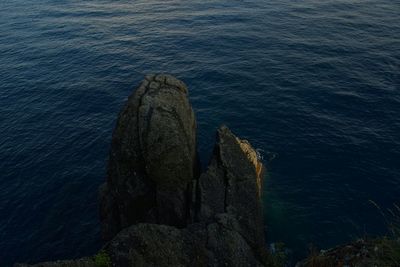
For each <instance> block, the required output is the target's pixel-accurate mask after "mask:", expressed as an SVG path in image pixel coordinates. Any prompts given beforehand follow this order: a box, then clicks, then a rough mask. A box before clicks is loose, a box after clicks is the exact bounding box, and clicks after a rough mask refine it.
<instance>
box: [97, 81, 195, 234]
mask: <svg viewBox="0 0 400 267" xmlns="http://www.w3.org/2000/svg"><path fill="white" fill-rule="evenodd" d="M187 94H188V91H187V88H186V86H185V85H184V84H183V83H182V82H181V81H179V80H177V79H175V78H173V77H172V76H169V75H156V76H155V75H149V76H146V79H145V80H144V81H143V82H142V84H141V85H140V86H139V88H138V89H137V90H136V91H135V93H134V94H133V95H132V96H130V97H129V99H128V102H127V103H126V105H125V107H124V108H123V110H122V111H121V113H120V114H119V117H118V121H117V125H116V127H115V130H114V133H113V138H112V145H111V153H110V160H109V166H108V179H107V183H106V184H105V185H103V186H102V188H101V189H100V207H101V208H100V211H101V212H100V213H101V221H102V229H103V236H104V238H105V239H110V238H112V237H113V236H114V235H115V234H116V233H118V231H120V230H121V229H123V228H125V227H128V226H130V225H132V224H134V223H138V222H151V223H159V224H167V225H175V226H179V227H182V226H185V225H186V224H187V222H188V219H189V211H190V205H191V203H190V199H191V188H192V180H193V179H194V178H195V177H194V176H195V172H196V169H197V168H198V167H197V159H196V121H195V117H194V113H193V110H192V108H191V106H190V104H189V101H188V96H187Z"/></svg>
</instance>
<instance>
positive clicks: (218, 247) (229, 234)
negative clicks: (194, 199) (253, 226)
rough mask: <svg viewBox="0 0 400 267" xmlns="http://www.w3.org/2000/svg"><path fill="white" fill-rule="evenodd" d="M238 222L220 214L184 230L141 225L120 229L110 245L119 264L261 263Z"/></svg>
mask: <svg viewBox="0 0 400 267" xmlns="http://www.w3.org/2000/svg"><path fill="white" fill-rule="evenodd" d="M236 227H237V222H236V221H235V219H234V218H231V217H230V216H229V215H227V214H225V215H220V216H219V217H218V220H217V221H216V222H214V223H211V224H208V225H206V224H202V223H195V224H191V225H189V226H188V227H187V228H184V229H177V228H175V227H171V226H165V225H156V224H138V225H134V226H131V227H129V228H127V229H125V230H123V231H121V232H120V233H119V234H118V235H117V236H116V237H115V238H114V239H113V240H112V241H111V243H110V244H109V245H108V246H107V248H106V249H107V251H108V253H109V255H110V257H111V259H112V262H113V264H114V265H116V266H121V267H131V266H262V264H261V263H260V262H259V261H258V260H257V259H256V256H255V253H254V252H253V250H252V249H251V247H250V246H249V245H248V243H247V242H246V240H245V239H244V238H243V237H242V236H241V235H240V234H239V233H238V232H237V229H235V228H236Z"/></svg>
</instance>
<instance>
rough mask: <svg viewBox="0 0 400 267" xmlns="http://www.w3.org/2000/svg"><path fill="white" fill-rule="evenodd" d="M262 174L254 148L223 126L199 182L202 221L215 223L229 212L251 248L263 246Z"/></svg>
mask: <svg viewBox="0 0 400 267" xmlns="http://www.w3.org/2000/svg"><path fill="white" fill-rule="evenodd" d="M263 173H264V167H263V165H262V163H261V162H260V161H259V160H258V158H257V153H256V152H255V150H254V149H253V148H252V147H251V145H250V144H249V143H248V142H247V141H244V140H240V139H239V138H237V137H236V136H235V135H233V134H232V132H231V131H230V130H229V129H228V128H227V127H225V126H222V127H221V128H220V129H218V132H217V144H216V145H215V148H214V155H213V158H212V160H211V163H210V166H209V168H208V170H207V171H206V172H205V173H203V174H202V175H201V176H200V179H199V189H198V191H199V201H200V212H199V216H198V217H199V219H200V220H203V221H210V220H211V221H212V220H214V216H215V215H216V214H219V213H228V214H230V215H231V216H233V217H234V218H236V219H237V221H238V224H239V232H240V234H241V235H242V236H244V237H245V238H246V239H247V241H248V242H249V244H250V245H251V246H252V247H254V248H256V247H260V246H264V224H263V216H262V207H261V189H262V179H263Z"/></svg>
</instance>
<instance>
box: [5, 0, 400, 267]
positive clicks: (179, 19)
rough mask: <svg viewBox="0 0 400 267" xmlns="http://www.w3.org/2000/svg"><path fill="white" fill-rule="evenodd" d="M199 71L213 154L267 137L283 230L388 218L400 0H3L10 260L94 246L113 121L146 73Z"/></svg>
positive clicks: (277, 218)
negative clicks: (222, 145)
mask: <svg viewBox="0 0 400 267" xmlns="http://www.w3.org/2000/svg"><path fill="white" fill-rule="evenodd" d="M150 72H168V73H172V74H174V75H176V76H178V77H179V78H181V79H183V80H184V81H185V82H186V83H187V84H188V85H189V88H190V99H191V102H192V104H193V107H194V109H195V111H196V114H197V119H198V129H199V133H198V135H199V137H198V139H199V143H200V146H199V147H200V153H201V156H202V159H203V161H204V162H206V161H207V158H208V154H209V152H210V150H211V148H212V145H213V142H214V132H215V129H216V128H217V126H218V125H219V124H221V123H225V124H227V125H228V126H229V127H230V128H231V129H232V130H233V131H234V132H235V133H236V134H238V135H239V136H241V137H243V138H246V139H248V140H249V141H250V142H251V143H252V144H253V145H254V146H255V147H257V148H258V149H259V151H261V153H262V154H263V156H264V160H265V162H266V163H267V167H268V170H269V175H268V177H267V178H266V181H265V189H264V210H265V219H266V227H267V235H268V236H267V238H268V242H277V241H283V242H285V243H286V244H287V246H288V247H289V248H291V249H293V250H295V251H296V253H295V254H297V255H298V256H301V255H302V254H304V253H306V251H307V247H308V245H309V244H310V243H312V244H314V245H316V246H318V247H320V248H325V247H327V246H332V245H335V244H338V243H340V242H345V241H349V240H351V239H352V238H356V237H360V236H363V235H364V234H365V233H369V234H377V233H384V231H385V226H384V223H383V220H382V218H381V217H379V213H378V212H377V210H376V208H374V207H373V206H372V205H371V204H370V202H369V200H373V201H375V202H376V203H377V204H378V205H380V206H381V207H382V208H389V207H391V205H392V204H393V203H399V201H400V199H399V195H400V193H399V192H400V116H399V115H400V2H398V1H393V0H379V1H371V0H354V1H353V0H318V1H317V0H305V1H294V0H291V1H289V0H279V1H275V0H272V1H261V0H254V1H239V0H234V1H222V0H214V1H209V0H205V1H192V0H188V1H178V0H173V1H152V0H140V1H133V0H132V1H111V0H103V1H101V0H92V1H89V0H86V1H82V0H79V1H78V0H35V1H33V0H1V1H0V129H1V130H0V265H1V266H7V265H10V264H12V263H14V262H16V261H30V262H36V261H42V260H52V259H60V258H68V257H78V256H84V255H89V254H91V253H94V252H95V251H96V250H97V249H98V248H99V247H100V246H101V241H100V239H99V224H98V217H97V192H96V191H97V187H98V186H99V184H100V183H101V182H102V181H103V180H104V178H105V164H106V160H107V153H108V149H109V144H110V139H111V132H112V128H113V126H114V123H115V119H116V117H117V113H118V111H119V109H120V108H121V106H122V104H123V103H124V101H125V99H126V97H127V96H128V95H129V94H130V93H131V92H132V90H133V89H134V88H135V86H136V84H138V82H139V81H140V80H141V79H142V77H143V75H144V74H145V73H150Z"/></svg>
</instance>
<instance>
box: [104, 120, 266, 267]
mask: <svg viewBox="0 0 400 267" xmlns="http://www.w3.org/2000/svg"><path fill="white" fill-rule="evenodd" d="M263 170H264V169H263V166H262V164H261V162H260V161H259V160H258V159H257V155H256V152H255V151H254V149H253V148H252V147H251V146H250V144H249V143H248V142H247V141H243V140H240V139H239V138H237V137H236V136H235V135H234V134H232V132H231V131H230V130H229V129H228V128H227V127H225V126H222V127H221V128H220V129H219V130H218V131H217V143H216V145H215V148H214V154H213V158H212V160H211V163H210V166H209V167H208V170H207V171H206V172H205V173H203V174H202V175H201V176H200V179H199V180H198V181H197V186H196V190H195V192H196V193H195V196H196V199H197V201H196V205H197V207H198V208H197V210H196V212H195V222H194V223H191V224H188V225H187V227H185V228H183V229H178V228H176V227H171V226H165V225H155V224H138V225H133V226H131V227H129V228H127V229H125V230H123V231H121V232H120V233H119V234H118V235H117V236H116V237H115V238H114V239H113V240H112V241H111V242H110V243H109V245H107V247H106V250H107V251H108V253H109V255H110V257H111V259H112V262H114V263H116V265H117V266H127V267H128V266H263V262H264V260H265V259H264V258H263V253H262V252H263V250H264V226H263V221H262V208H261V195H260V194H261V182H262V175H263Z"/></svg>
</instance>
